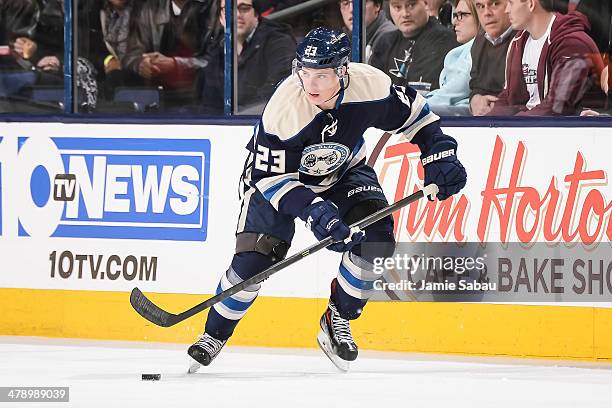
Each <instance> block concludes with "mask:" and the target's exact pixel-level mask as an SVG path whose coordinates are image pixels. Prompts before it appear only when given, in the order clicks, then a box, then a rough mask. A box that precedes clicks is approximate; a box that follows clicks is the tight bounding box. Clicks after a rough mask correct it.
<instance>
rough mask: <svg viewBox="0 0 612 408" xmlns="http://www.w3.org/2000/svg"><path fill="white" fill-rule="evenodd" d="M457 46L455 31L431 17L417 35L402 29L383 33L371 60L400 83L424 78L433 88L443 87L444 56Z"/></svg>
mask: <svg viewBox="0 0 612 408" xmlns="http://www.w3.org/2000/svg"><path fill="white" fill-rule="evenodd" d="M457 46H459V43H458V42H457V39H456V37H455V33H454V32H453V31H452V30H450V29H448V28H446V27H444V26H442V25H441V24H440V22H439V21H438V20H437V19H436V18H434V17H431V18H430V19H429V22H428V23H427V24H426V25H425V27H423V29H422V30H421V31H420V32H419V33H418V34H417V35H415V36H414V37H411V38H406V37H404V35H403V34H402V33H401V31H399V30H396V31H393V32H389V33H385V34H383V35H382V36H381V37H380V38H379V39H378V40H377V41H376V44H374V46H373V47H372V56H371V57H370V61H369V63H370V65H373V66H375V67H376V68H378V69H380V70H382V71H383V72H385V73H386V74H387V75H389V76H390V77H391V80H392V81H393V83H394V84H396V85H404V86H405V85H408V82H419V81H422V82H428V83H430V84H431V89H432V90H433V89H437V88H439V87H440V85H439V80H440V72H441V71H442V68H444V57H446V54H447V53H448V52H449V51H450V50H452V49H453V48H455V47H457Z"/></svg>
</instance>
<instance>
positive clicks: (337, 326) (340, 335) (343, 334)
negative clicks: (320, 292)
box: [329, 302, 354, 345]
mask: <svg viewBox="0 0 612 408" xmlns="http://www.w3.org/2000/svg"><path fill="white" fill-rule="evenodd" d="M329 308H330V310H331V311H332V313H331V325H332V330H333V335H334V336H336V339H337V340H338V343H349V344H350V345H353V344H354V340H353V335H352V333H351V325H350V323H349V321H348V320H346V319H343V318H342V317H340V313H338V309H336V305H334V304H333V303H331V302H330V303H329Z"/></svg>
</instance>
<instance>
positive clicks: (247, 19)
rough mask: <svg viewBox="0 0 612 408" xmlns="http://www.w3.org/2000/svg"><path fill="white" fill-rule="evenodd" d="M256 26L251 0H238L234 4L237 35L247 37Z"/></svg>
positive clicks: (255, 16)
mask: <svg viewBox="0 0 612 408" xmlns="http://www.w3.org/2000/svg"><path fill="white" fill-rule="evenodd" d="M256 26H257V14H256V13H255V9H254V8H253V0H238V4H237V5H236V29H237V32H238V36H239V37H248V36H249V34H251V33H252V32H253V30H255V27H256Z"/></svg>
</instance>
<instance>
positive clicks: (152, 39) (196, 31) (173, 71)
mask: <svg viewBox="0 0 612 408" xmlns="http://www.w3.org/2000/svg"><path fill="white" fill-rule="evenodd" d="M217 7H218V1H217V0H156V1H147V2H146V3H145V4H144V5H143V6H142V9H141V11H140V12H139V13H138V16H137V17H135V19H134V27H135V29H134V33H133V35H132V34H130V37H129V40H128V46H127V51H126V56H125V58H124V59H123V60H122V61H121V65H122V67H123V68H124V69H128V70H131V71H132V72H134V73H137V74H138V75H140V77H142V78H143V80H144V82H145V83H146V84H148V85H152V86H163V88H164V104H165V107H167V108H169V109H170V110H186V109H189V108H190V107H191V105H192V104H193V103H194V102H195V100H194V96H195V91H196V90H195V89H194V80H195V78H196V75H197V71H198V70H199V69H201V68H202V67H203V66H204V65H205V62H204V60H203V59H202V55H203V51H204V49H205V44H206V42H207V40H208V38H209V37H210V34H211V31H212V27H213V26H214V24H215V19H216V16H217V12H216V9H217Z"/></svg>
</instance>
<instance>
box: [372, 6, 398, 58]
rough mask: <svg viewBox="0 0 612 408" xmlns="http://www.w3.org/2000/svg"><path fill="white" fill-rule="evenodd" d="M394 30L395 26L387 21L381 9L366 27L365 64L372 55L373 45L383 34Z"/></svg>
mask: <svg viewBox="0 0 612 408" xmlns="http://www.w3.org/2000/svg"><path fill="white" fill-rule="evenodd" d="M395 30H396V28H395V24H393V23H392V22H391V21H389V19H387V17H386V16H385V13H384V12H383V11H382V9H381V10H380V13H378V17H376V19H375V20H374V21H372V22H371V23H370V25H368V26H367V27H366V59H365V60H366V62H367V61H369V59H370V56H371V55H372V47H373V46H374V43H375V42H376V41H378V39H379V38H380V37H382V36H383V35H384V34H385V33H390V32H392V31H395Z"/></svg>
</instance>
